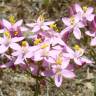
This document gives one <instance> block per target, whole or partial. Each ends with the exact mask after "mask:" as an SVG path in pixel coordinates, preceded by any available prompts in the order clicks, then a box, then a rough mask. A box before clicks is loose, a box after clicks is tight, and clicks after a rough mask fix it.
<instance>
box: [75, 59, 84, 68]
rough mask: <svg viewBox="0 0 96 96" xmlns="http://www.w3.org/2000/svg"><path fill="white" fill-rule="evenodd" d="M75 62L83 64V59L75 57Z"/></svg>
mask: <svg viewBox="0 0 96 96" xmlns="http://www.w3.org/2000/svg"><path fill="white" fill-rule="evenodd" d="M74 62H75V63H76V64H77V65H80V66H81V65H82V63H83V62H82V61H81V59H80V58H74Z"/></svg>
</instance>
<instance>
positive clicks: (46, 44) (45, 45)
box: [41, 43, 49, 49]
mask: <svg viewBox="0 0 96 96" xmlns="http://www.w3.org/2000/svg"><path fill="white" fill-rule="evenodd" d="M48 46H49V44H48V43H45V44H43V45H42V46H41V49H44V48H47V47H48Z"/></svg>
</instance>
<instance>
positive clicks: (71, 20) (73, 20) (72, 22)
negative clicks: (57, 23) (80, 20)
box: [70, 16, 75, 25]
mask: <svg viewBox="0 0 96 96" xmlns="http://www.w3.org/2000/svg"><path fill="white" fill-rule="evenodd" d="M74 22H75V18H74V16H72V17H71V18H70V23H71V25H74Z"/></svg>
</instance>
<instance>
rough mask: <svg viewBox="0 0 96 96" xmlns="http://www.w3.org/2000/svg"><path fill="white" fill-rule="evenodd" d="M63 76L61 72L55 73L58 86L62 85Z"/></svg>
mask: <svg viewBox="0 0 96 96" xmlns="http://www.w3.org/2000/svg"><path fill="white" fill-rule="evenodd" d="M62 79H63V78H62V76H61V75H59V74H56V75H55V85H56V86H57V87H60V86H61V83H62Z"/></svg>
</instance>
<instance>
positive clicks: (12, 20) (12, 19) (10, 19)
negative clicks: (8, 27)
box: [9, 16, 16, 24]
mask: <svg viewBox="0 0 96 96" xmlns="http://www.w3.org/2000/svg"><path fill="white" fill-rule="evenodd" d="M9 21H10V22H11V23H12V24H14V23H15V22H16V21H15V17H14V16H10V17H9Z"/></svg>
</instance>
